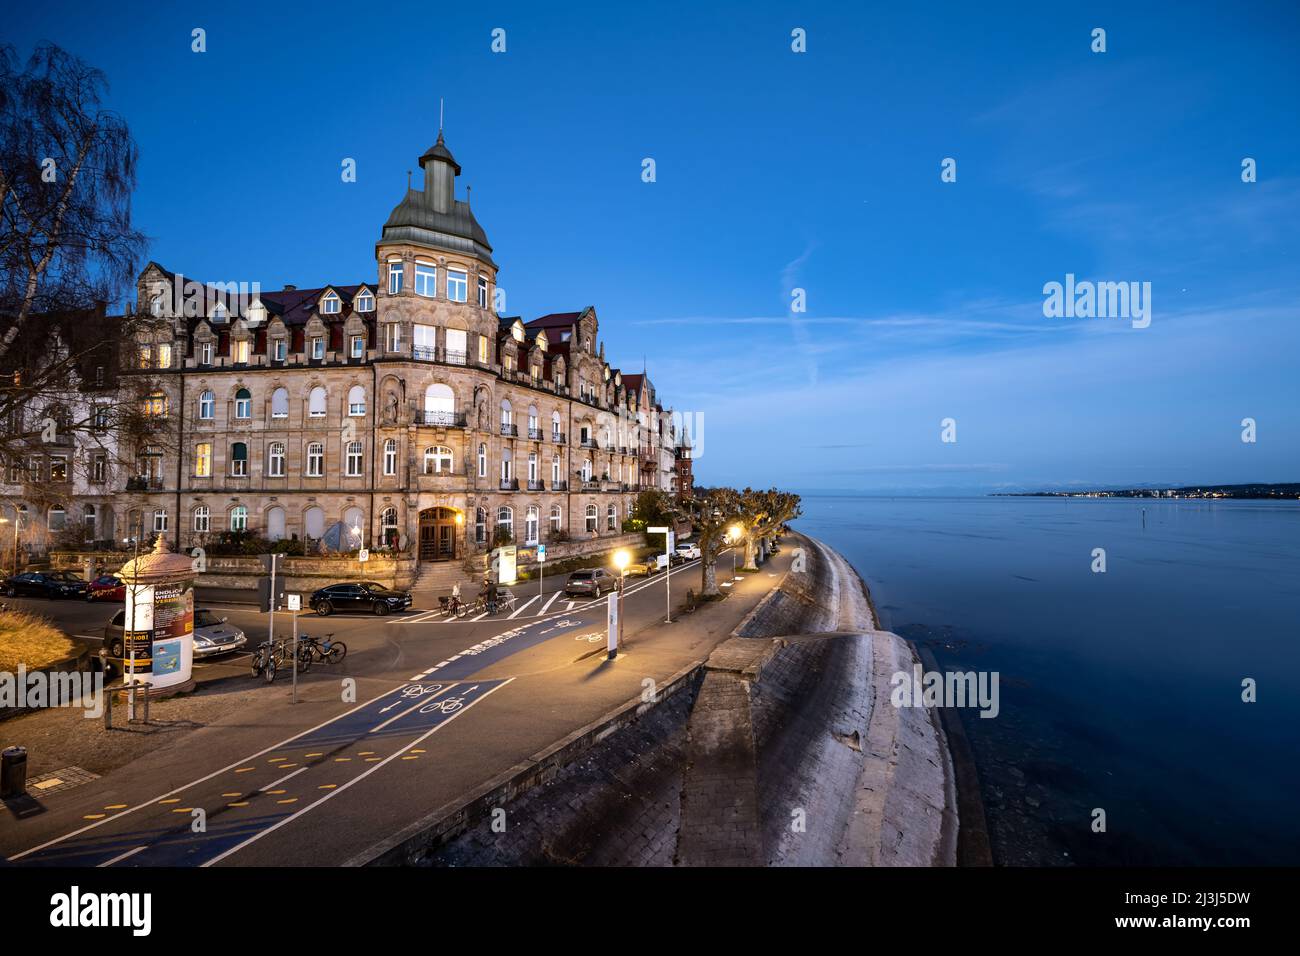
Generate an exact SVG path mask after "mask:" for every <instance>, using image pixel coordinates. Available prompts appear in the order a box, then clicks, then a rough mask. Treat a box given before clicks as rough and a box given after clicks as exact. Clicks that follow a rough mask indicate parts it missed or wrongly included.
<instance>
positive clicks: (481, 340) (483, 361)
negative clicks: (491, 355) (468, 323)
mask: <svg viewBox="0 0 1300 956" xmlns="http://www.w3.org/2000/svg"><path fill="white" fill-rule="evenodd" d="M478 364H479V365H487V364H488V339H487V336H486V335H480V336H479V337H478Z"/></svg>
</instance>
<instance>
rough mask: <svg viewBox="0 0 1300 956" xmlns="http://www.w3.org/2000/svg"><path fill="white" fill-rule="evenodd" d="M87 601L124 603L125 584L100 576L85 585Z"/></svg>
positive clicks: (119, 580)
mask: <svg viewBox="0 0 1300 956" xmlns="http://www.w3.org/2000/svg"><path fill="white" fill-rule="evenodd" d="M86 600H87V601H125V600H126V584H125V583H124V582H123V581H122V579H121V578H119V577H115V576H114V575H111V574H102V575H100V576H99V577H97V578H95V580H93V581H91V582H90V584H88V585H86Z"/></svg>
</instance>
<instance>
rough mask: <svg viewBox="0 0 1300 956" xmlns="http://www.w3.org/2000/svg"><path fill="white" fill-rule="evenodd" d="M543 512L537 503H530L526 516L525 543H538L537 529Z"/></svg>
mask: <svg viewBox="0 0 1300 956" xmlns="http://www.w3.org/2000/svg"><path fill="white" fill-rule="evenodd" d="M540 518H541V514H540V512H539V511H538V510H537V507H536V506H535V505H529V506H528V511H527V513H526V516H525V518H524V544H536V543H537V531H538V525H539V524H540V523H541V521H540Z"/></svg>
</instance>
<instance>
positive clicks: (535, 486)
mask: <svg viewBox="0 0 1300 956" xmlns="http://www.w3.org/2000/svg"><path fill="white" fill-rule="evenodd" d="M528 490H529V491H545V490H546V482H544V481H539V480H537V479H530V480H529V482H528Z"/></svg>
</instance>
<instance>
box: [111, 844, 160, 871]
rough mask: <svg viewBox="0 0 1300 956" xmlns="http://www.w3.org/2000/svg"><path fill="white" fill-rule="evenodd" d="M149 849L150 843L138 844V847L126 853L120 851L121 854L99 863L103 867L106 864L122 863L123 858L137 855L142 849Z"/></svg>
mask: <svg viewBox="0 0 1300 956" xmlns="http://www.w3.org/2000/svg"><path fill="white" fill-rule="evenodd" d="M147 849H149V845H148V844H145V845H144V846H138V847H136V848H135V849H134V850H127V851H126V852H125V853H120V854H118V855H117V856H115V857H113V859H111V860H105V861H104V862H103V863H101V864H99V865H100V867H101V868H102V867H105V866H112V865H113V864H114V863H121V862H122V861H123V860H125V859H126V858H127V857H128V856H135V855H136V854H137V853H139V852H140V851H141V850H147Z"/></svg>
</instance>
